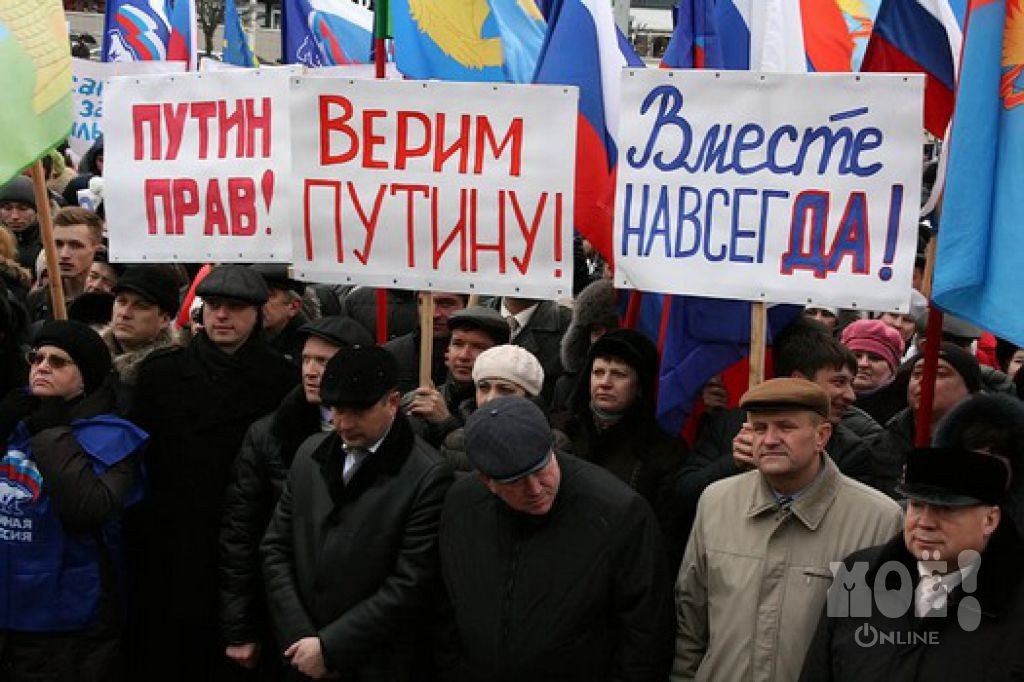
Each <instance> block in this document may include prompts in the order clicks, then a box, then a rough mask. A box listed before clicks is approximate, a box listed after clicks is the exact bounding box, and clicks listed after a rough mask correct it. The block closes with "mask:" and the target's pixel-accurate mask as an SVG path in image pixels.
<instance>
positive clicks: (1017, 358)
mask: <svg viewBox="0 0 1024 682" xmlns="http://www.w3.org/2000/svg"><path fill="white" fill-rule="evenodd" d="M1021 365H1024V348H1020V349H1018V350H1017V351H1015V352H1014V354H1013V357H1012V358H1010V362H1009V364H1008V365H1006V373H1007V374H1008V375H1010V378H1011V379H1012V378H1014V377H1015V376H1017V370H1019V369H1020V368H1021Z"/></svg>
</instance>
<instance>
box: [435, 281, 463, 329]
mask: <svg viewBox="0 0 1024 682" xmlns="http://www.w3.org/2000/svg"><path fill="white" fill-rule="evenodd" d="M433 297H434V338H435V339H447V338H448V318H449V317H451V315H452V313H455V312H458V311H460V310H462V309H463V308H465V307H466V306H465V305H464V304H463V302H462V297H461V296H459V295H458V294H448V293H444V292H440V291H437V292H434V294H433Z"/></svg>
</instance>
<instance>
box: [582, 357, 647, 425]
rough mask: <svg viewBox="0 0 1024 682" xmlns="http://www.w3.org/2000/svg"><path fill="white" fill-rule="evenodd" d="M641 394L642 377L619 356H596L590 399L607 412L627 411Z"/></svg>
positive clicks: (592, 368) (591, 375)
mask: <svg viewBox="0 0 1024 682" xmlns="http://www.w3.org/2000/svg"><path fill="white" fill-rule="evenodd" d="M639 395H640V378H639V376H638V375H637V373H636V370H635V369H633V368H632V367H631V366H630V365H628V364H626V363H625V362H623V361H622V360H619V359H618V358H594V365H593V367H591V368H590V401H591V403H593V404H594V405H596V406H597V407H599V408H601V409H602V410H604V411H606V412H614V413H619V412H625V411H626V410H627V409H629V407H630V406H631V405H632V404H633V403H634V402H636V399H637V396H639Z"/></svg>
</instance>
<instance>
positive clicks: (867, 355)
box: [853, 350, 892, 393]
mask: <svg viewBox="0 0 1024 682" xmlns="http://www.w3.org/2000/svg"><path fill="white" fill-rule="evenodd" d="M853 354H854V356H855V357H856V358H857V376H855V377H854V378H853V390H855V391H857V392H858V393H866V392H868V391H873V390H875V389H876V388H878V387H879V386H882V385H883V384H885V382H887V381H888V380H889V379H890V378H892V369H890V368H889V363H887V362H886V361H885V358H883V357H882V356H881V355H879V354H878V353H872V352H871V351H869V350H857V351H854V352H853Z"/></svg>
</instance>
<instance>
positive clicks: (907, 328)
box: [879, 313, 917, 344]
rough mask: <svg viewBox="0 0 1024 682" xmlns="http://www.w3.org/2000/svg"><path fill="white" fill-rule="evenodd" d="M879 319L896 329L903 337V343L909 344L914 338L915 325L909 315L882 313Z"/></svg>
mask: <svg viewBox="0 0 1024 682" xmlns="http://www.w3.org/2000/svg"><path fill="white" fill-rule="evenodd" d="M879 319H880V320H881V321H882V322H885V323H886V324H887V325H889V326H890V327H892V328H893V329H895V330H896V331H898V332H899V333H900V336H902V337H903V343H904V344H909V343H910V340H911V339H912V338H914V334H915V333H916V332H917V325H916V324H914V318H913V317H911V316H910V315H901V314H899V313H882V317H880V318H879Z"/></svg>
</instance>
